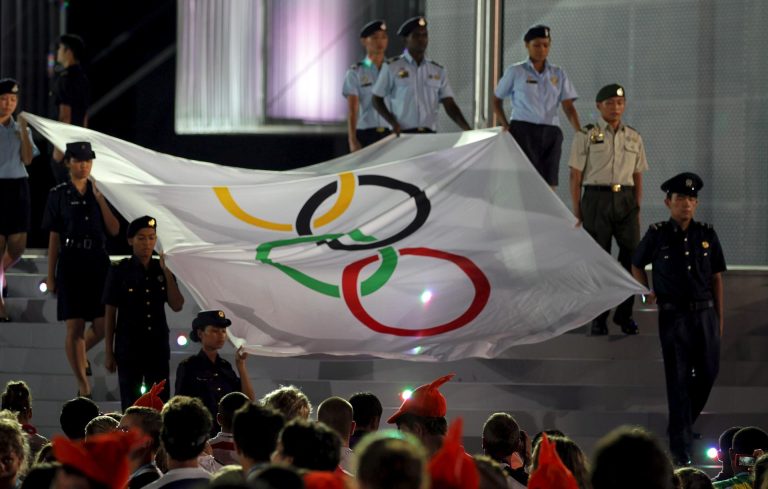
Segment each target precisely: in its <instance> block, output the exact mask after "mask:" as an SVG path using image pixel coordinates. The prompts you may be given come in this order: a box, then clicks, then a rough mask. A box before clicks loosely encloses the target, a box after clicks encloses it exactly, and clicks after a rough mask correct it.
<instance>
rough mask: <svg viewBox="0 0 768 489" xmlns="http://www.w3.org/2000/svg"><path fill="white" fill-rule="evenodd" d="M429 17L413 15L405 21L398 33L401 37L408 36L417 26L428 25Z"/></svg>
mask: <svg viewBox="0 0 768 489" xmlns="http://www.w3.org/2000/svg"><path fill="white" fill-rule="evenodd" d="M426 26H427V19H425V18H424V17H422V16H421V15H419V16H418V17H411V18H410V19H408V20H406V21H405V22H403V25H401V26H400V28H399V29H398V30H397V35H398V36H401V37H407V36H408V34H410V33H411V32H412V31H413V30H414V29H415V28H417V27H426Z"/></svg>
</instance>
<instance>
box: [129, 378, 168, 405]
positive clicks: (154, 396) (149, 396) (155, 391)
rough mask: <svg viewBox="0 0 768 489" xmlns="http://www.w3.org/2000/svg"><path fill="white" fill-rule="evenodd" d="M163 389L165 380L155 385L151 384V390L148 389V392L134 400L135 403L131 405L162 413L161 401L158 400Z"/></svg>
mask: <svg viewBox="0 0 768 489" xmlns="http://www.w3.org/2000/svg"><path fill="white" fill-rule="evenodd" d="M163 389H165V379H163V380H161V381H160V382H158V383H156V384H152V388H150V389H149V392H147V393H146V394H144V395H143V396H141V397H140V398H138V399H136V402H134V403H133V405H134V406H139V407H148V408H152V409H156V410H158V411H162V410H163V400H162V399H160V393H161V392H163Z"/></svg>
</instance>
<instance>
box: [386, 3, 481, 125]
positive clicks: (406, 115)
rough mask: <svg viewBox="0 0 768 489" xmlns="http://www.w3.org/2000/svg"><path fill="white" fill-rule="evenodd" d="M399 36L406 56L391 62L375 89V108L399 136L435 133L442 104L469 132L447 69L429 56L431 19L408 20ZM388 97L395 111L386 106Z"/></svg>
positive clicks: (457, 123) (414, 18)
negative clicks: (426, 55) (457, 103)
mask: <svg viewBox="0 0 768 489" xmlns="http://www.w3.org/2000/svg"><path fill="white" fill-rule="evenodd" d="M397 35H398V36H401V37H404V38H405V47H406V50H405V53H403V54H402V55H400V56H397V57H395V58H392V59H389V60H387V64H386V65H384V67H383V69H382V70H381V74H380V75H379V78H378V80H376V84H375V85H374V86H373V106H374V107H375V108H376V110H377V111H378V112H379V114H381V115H382V117H384V119H385V120H387V122H389V124H390V125H391V126H392V129H393V131H394V132H395V133H396V134H398V135H399V134H400V133H401V132H406V133H428V132H435V128H436V127H437V109H438V106H439V104H440V103H442V104H443V106H444V107H445V112H446V113H447V114H448V117H450V118H451V119H452V120H453V121H454V122H455V123H456V125H458V126H459V127H460V128H461V129H462V130H464V131H468V130H469V129H470V127H469V124H468V123H467V121H466V119H464V115H462V113H461V109H459V107H458V106H457V105H456V102H455V101H454V100H453V90H451V85H450V84H449V83H448V78H447V76H446V72H445V68H443V67H442V66H440V65H439V64H437V63H435V62H434V61H432V60H431V59H429V58H426V57H425V53H426V51H427V44H428V41H429V37H428V35H427V19H425V18H424V17H413V18H411V19H408V20H406V21H405V22H403V25H401V26H400V29H398V31H397ZM385 98H387V99H388V100H389V102H390V106H391V107H392V110H391V111H390V109H389V108H388V107H387V105H386V104H385V103H384V99H385Z"/></svg>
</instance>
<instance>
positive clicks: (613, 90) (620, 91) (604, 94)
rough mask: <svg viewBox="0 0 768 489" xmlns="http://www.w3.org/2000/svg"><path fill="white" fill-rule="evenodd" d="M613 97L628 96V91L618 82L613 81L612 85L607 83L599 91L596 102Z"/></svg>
mask: <svg viewBox="0 0 768 489" xmlns="http://www.w3.org/2000/svg"><path fill="white" fill-rule="evenodd" d="M611 97H626V92H625V91H624V87H622V86H621V85H619V84H618V83H611V84H610V85H606V86H604V87H603V88H601V89H600V91H599V92H597V97H595V102H598V103H600V102H602V101H603V100H608V99H609V98H611Z"/></svg>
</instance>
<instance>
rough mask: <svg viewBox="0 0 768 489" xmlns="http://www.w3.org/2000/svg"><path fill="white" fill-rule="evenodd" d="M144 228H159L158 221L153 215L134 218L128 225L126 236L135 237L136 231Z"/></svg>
mask: <svg viewBox="0 0 768 489" xmlns="http://www.w3.org/2000/svg"><path fill="white" fill-rule="evenodd" d="M144 228H152V229H155V230H156V229H157V221H156V220H155V218H154V217H151V216H142V217H139V218H138V219H134V220H133V221H131V223H130V224H129V225H128V232H127V233H126V236H127V237H129V238H133V237H134V236H136V233H138V232H139V231H140V230H142V229H144Z"/></svg>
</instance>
